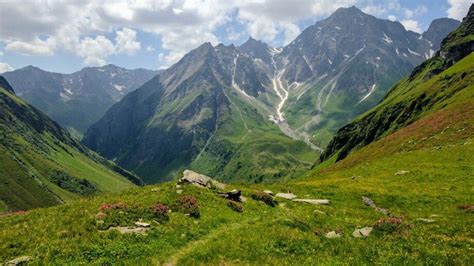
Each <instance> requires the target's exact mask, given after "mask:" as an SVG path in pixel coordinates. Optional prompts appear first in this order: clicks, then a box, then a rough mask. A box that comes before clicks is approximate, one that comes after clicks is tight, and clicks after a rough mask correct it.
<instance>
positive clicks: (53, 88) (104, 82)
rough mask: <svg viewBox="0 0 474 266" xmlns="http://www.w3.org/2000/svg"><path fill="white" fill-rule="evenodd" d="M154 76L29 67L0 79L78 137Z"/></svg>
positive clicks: (100, 69)
mask: <svg viewBox="0 0 474 266" xmlns="http://www.w3.org/2000/svg"><path fill="white" fill-rule="evenodd" d="M157 73H159V72H157V71H151V70H145V69H134V70H128V69H125V68H121V67H118V66H115V65H111V64H109V65H105V66H103V67H85V68H83V69H81V70H79V71H76V72H73V73H71V74H62V73H55V72H49V71H46V70H43V69H40V68H38V67H35V66H31V65H30V66H27V67H24V68H21V69H17V70H14V71H10V72H6V73H3V76H4V77H5V78H6V79H7V80H8V81H9V82H10V83H12V86H13V87H15V88H16V90H17V91H16V92H17V94H18V95H19V96H20V97H22V98H24V99H25V100H26V101H27V102H29V103H31V104H32V105H33V106H35V107H37V108H38V109H40V110H42V111H44V112H45V113H47V114H48V115H49V116H50V117H52V118H53V119H54V120H56V121H58V122H59V124H61V125H62V126H63V127H65V128H67V129H69V130H70V131H71V132H72V133H74V134H77V135H79V136H80V135H82V133H83V132H84V131H85V130H86V129H87V128H88V127H89V126H90V124H92V123H93V122H95V121H96V120H98V119H99V118H100V117H101V116H102V115H103V114H104V113H105V111H106V110H107V109H108V108H109V107H110V106H111V105H112V104H113V103H115V102H117V101H118V100H120V99H121V98H122V97H123V95H125V94H127V93H128V92H130V91H131V90H133V89H136V88H138V87H139V86H141V85H142V84H143V83H144V82H145V81H147V80H149V79H151V77H153V76H154V75H155V74H157Z"/></svg>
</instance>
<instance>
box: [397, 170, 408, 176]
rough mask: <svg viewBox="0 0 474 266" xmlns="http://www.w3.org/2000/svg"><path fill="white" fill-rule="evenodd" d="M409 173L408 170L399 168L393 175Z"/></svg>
mask: <svg viewBox="0 0 474 266" xmlns="http://www.w3.org/2000/svg"><path fill="white" fill-rule="evenodd" d="M408 173H410V171H407V170H400V171H398V172H396V173H395V175H406V174H408Z"/></svg>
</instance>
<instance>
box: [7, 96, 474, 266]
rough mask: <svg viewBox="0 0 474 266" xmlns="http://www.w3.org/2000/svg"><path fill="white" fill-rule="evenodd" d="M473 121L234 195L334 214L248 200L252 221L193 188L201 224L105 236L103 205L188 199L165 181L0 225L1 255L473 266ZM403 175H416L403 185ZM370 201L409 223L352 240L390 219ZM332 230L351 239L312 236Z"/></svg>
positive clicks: (468, 112)
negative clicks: (271, 197)
mask: <svg viewBox="0 0 474 266" xmlns="http://www.w3.org/2000/svg"><path fill="white" fill-rule="evenodd" d="M473 114H474V105H473V104H471V105H462V106H461V107H460V106H452V108H446V109H442V110H440V111H438V112H434V113H433V114H431V115H430V116H427V117H426V118H424V119H421V120H419V121H417V122H415V123H413V124H412V125H410V126H409V127H406V128H404V129H402V130H399V131H397V132H395V133H394V134H391V135H390V136H388V137H386V138H384V139H381V140H379V141H376V142H374V143H372V144H371V145H369V146H366V147H364V148H362V149H359V150H358V151H356V152H354V153H352V154H351V155H349V156H348V157H347V158H346V159H345V160H342V161H340V162H338V163H336V164H333V165H331V166H330V167H327V168H324V169H322V170H321V169H320V170H313V171H312V172H310V173H308V174H307V175H306V176H305V177H303V178H300V179H296V180H293V181H291V182H285V183H276V184H272V185H262V184H260V185H243V184H242V185H237V184H236V185H233V186H234V187H238V188H240V189H243V191H244V195H246V196H249V193H250V192H251V191H253V190H256V189H260V190H263V189H271V190H273V191H275V192H278V191H286V190H291V191H292V192H294V193H295V194H297V195H298V196H300V197H307V198H327V199H330V200H331V203H332V204H331V205H330V206H312V205H306V204H298V203H295V202H288V201H285V200H280V204H279V206H278V207H274V208H272V207H268V206H266V205H264V204H261V203H259V202H256V201H254V200H252V199H249V200H248V201H247V202H246V203H244V212H243V213H236V212H233V211H232V210H230V209H229V208H228V207H227V206H226V201H225V200H224V199H222V198H219V197H218V196H216V195H214V194H213V193H212V192H210V191H208V190H203V189H199V188H196V187H193V186H185V187H184V188H183V190H184V192H183V195H186V194H191V195H194V196H196V197H197V198H198V202H199V204H200V206H201V218H199V219H193V218H189V217H186V216H185V215H183V214H181V213H179V212H172V213H171V214H170V221H169V222H168V223H164V224H153V225H152V230H151V231H150V232H149V233H148V235H145V236H138V235H137V236H136V235H120V234H117V233H113V232H107V233H104V232H99V231H98V230H97V227H96V226H95V225H94V224H95V220H96V219H95V218H94V216H95V214H96V213H97V212H98V207H99V206H100V204H101V203H114V202H125V203H127V204H128V205H129V206H134V207H133V208H134V209H138V208H139V207H143V208H147V206H150V205H151V204H153V203H156V202H164V203H167V204H170V205H171V204H172V202H173V201H174V200H175V199H176V198H177V197H178V196H180V195H178V194H176V192H175V191H176V188H174V184H171V183H166V184H162V185H160V186H156V187H155V186H153V187H151V186H149V187H145V188H141V189H132V190H129V191H127V192H125V193H122V194H109V195H105V196H100V197H95V198H93V199H87V200H86V199H82V200H79V201H75V202H73V203H69V204H65V205H61V206H58V207H53V208H47V209H39V210H34V211H31V212H29V213H27V214H24V215H10V216H6V217H3V218H0V228H1V229H0V239H1V240H2V241H0V243H2V244H1V245H2V246H0V248H1V249H2V250H4V251H5V252H2V253H1V254H0V261H6V260H9V259H13V258H15V257H18V256H21V255H30V256H33V258H34V260H35V261H37V262H39V261H41V262H43V263H59V264H61V263H66V262H74V263H79V262H80V263H91V262H92V263H99V262H112V263H113V262H118V261H120V262H121V263H130V264H134V263H164V262H172V263H179V264H222V263H224V264H226V263H228V264H308V265H310V264H354V263H356V264H359V263H369V264H372V263H382V264H387V263H390V264H418V263H427V264H458V265H462V264H469V262H470V261H472V260H473V259H474V257H473V255H472V253H471V252H470V249H472V244H473V238H474V231H473V229H472V226H471V225H472V223H473V222H474V217H473V216H472V215H473V213H472V212H470V213H469V212H465V211H462V210H460V209H458V208H457V206H459V205H465V204H472V203H473V201H474V198H473V196H472V195H474V193H473V192H474V191H473V187H474V178H473V176H472V173H473V172H474V167H473V165H474V157H473V156H472V154H474V136H473V134H472V132H474V127H473V125H474V123H473V122H474V121H473V119H474V115H473ZM433 125H435V126H433ZM400 170H407V171H410V172H409V173H407V174H405V175H398V176H397V175H395V173H396V172H398V171H400ZM353 176H357V178H356V179H353V178H352V177H353ZM156 188H158V189H159V190H158V191H156ZM229 189H230V188H229ZM363 195H365V196H369V197H371V198H372V199H373V200H374V201H375V202H376V203H377V204H378V205H379V206H381V207H383V208H386V209H389V210H390V211H391V212H392V213H393V214H394V215H395V216H399V217H400V216H401V217H404V218H403V219H404V220H403V221H404V222H403V224H404V226H403V229H402V230H401V231H399V232H395V233H391V234H390V233H387V234H381V233H377V232H373V233H372V234H371V235H370V236H369V238H368V239H356V238H353V237H352V236H351V234H352V231H353V230H354V229H355V228H360V227H363V226H370V225H372V224H373V223H374V222H375V221H377V220H378V219H379V218H381V217H385V216H384V215H383V214H381V213H379V212H376V211H375V210H373V209H371V208H369V207H366V206H365V205H364V204H363V203H362V201H361V196H363ZM316 210H319V211H323V212H325V213H326V214H321V213H319V212H317V211H316ZM418 218H428V219H433V220H435V222H433V223H424V222H421V221H417V219H418ZM123 225H126V224H123ZM129 225H130V224H129ZM12 228H13V229H14V230H12ZM331 230H342V232H343V237H341V238H339V239H327V238H325V237H322V236H320V235H316V234H315V232H316V231H322V232H327V231H331Z"/></svg>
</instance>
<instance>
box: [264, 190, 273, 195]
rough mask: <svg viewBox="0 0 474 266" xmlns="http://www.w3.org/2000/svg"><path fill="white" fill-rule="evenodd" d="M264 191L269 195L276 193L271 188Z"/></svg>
mask: <svg viewBox="0 0 474 266" xmlns="http://www.w3.org/2000/svg"><path fill="white" fill-rule="evenodd" d="M263 193H265V194H268V195H271V196H273V195H274V194H273V191H271V190H264V191H263Z"/></svg>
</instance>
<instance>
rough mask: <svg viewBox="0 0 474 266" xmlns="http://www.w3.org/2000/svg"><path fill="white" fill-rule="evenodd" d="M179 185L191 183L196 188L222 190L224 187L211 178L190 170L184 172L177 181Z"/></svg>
mask: <svg viewBox="0 0 474 266" xmlns="http://www.w3.org/2000/svg"><path fill="white" fill-rule="evenodd" d="M179 182H180V183H191V184H193V185H195V186H198V187H203V188H204V187H207V188H218V189H224V188H225V185H224V184H223V183H220V182H218V181H216V180H213V179H212V178H210V177H208V176H206V175H202V174H199V173H196V172H194V171H191V170H184V172H183V177H182V178H181V179H180V180H179Z"/></svg>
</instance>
